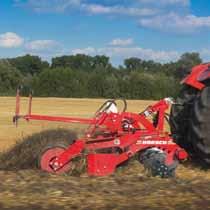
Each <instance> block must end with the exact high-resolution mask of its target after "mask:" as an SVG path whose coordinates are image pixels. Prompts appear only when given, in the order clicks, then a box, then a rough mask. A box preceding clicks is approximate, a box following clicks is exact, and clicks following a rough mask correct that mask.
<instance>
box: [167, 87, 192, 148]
mask: <svg viewBox="0 0 210 210" xmlns="http://www.w3.org/2000/svg"><path fill="white" fill-rule="evenodd" d="M195 96H196V90H195V89H194V88H191V87H189V86H184V87H183V88H182V90H181V91H180V94H179V96H178V98H177V99H176V104H174V105H172V107H171V113H170V120H169V121H170V127H171V132H172V135H173V138H174V140H175V142H176V143H177V144H178V145H180V146H181V147H183V148H185V149H186V150H188V151H189V150H192V149H191V144H190V142H188V141H187V133H188V129H189V120H190V110H191V107H192V104H193V100H194V98H195Z"/></svg>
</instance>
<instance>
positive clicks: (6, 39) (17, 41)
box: [0, 32, 24, 48]
mask: <svg viewBox="0 0 210 210" xmlns="http://www.w3.org/2000/svg"><path fill="white" fill-rule="evenodd" d="M23 43H24V39H23V38H22V37H20V36H19V35H17V34H16V33H13V32H7V33H4V34H0V47H3V48H15V47H20V46H21V45H22V44H23Z"/></svg>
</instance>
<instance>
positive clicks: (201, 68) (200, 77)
mask: <svg viewBox="0 0 210 210" xmlns="http://www.w3.org/2000/svg"><path fill="white" fill-rule="evenodd" d="M207 79H210V63H206V64H200V65H198V66H195V67H193V68H192V71H191V73H190V74H189V75H188V76H187V77H185V78H184V79H183V80H182V81H181V84H187V85H189V86H191V87H194V88H196V89H198V90H202V89H203V88H205V84H204V83H203V82H204V81H206V80H207Z"/></svg>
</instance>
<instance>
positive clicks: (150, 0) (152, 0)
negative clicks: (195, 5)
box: [138, 0, 190, 6]
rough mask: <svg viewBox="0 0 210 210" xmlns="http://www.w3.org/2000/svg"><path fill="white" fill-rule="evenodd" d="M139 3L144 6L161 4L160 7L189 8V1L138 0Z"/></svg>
mask: <svg viewBox="0 0 210 210" xmlns="http://www.w3.org/2000/svg"><path fill="white" fill-rule="evenodd" d="M138 2H139V3H145V4H148V3H149V4H159V5H160V4H161V5H166V6H167V5H182V6H189V5H190V0H158V1H157V0H138Z"/></svg>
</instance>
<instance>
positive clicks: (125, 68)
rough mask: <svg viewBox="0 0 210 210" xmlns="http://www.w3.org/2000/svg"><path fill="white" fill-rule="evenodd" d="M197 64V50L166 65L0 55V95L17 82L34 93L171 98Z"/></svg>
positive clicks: (102, 58)
mask: <svg viewBox="0 0 210 210" xmlns="http://www.w3.org/2000/svg"><path fill="white" fill-rule="evenodd" d="M200 63H202V59H201V58H200V55H199V54H198V53H185V54H183V55H182V56H181V57H180V59H179V60H178V61H176V62H170V63H166V64H162V63H158V62H154V61H152V60H149V61H146V60H142V59H140V58H135V57H132V58H127V59H125V60H124V65H121V66H118V67H115V66H113V65H112V64H111V62H110V58H109V57H107V56H104V55H97V56H88V55H82V54H78V55H70V56H60V57H55V58H52V61H51V63H49V62H47V61H43V60H42V59H41V58H40V57H38V56H32V55H25V56H21V57H16V58H9V59H0V95H1V96H12V95H15V90H16V88H17V87H18V86H21V87H22V93H23V94H24V95H27V94H28V92H29V91H30V90H33V93H34V95H35V96H40V97H73V98H127V99H160V98H163V97H168V96H172V97H176V95H177V94H178V92H179V88H180V85H179V81H180V80H181V79H182V78H183V77H184V76H185V75H186V74H188V73H189V72H190V69H191V68H192V67H193V66H195V65H197V64H200Z"/></svg>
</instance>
